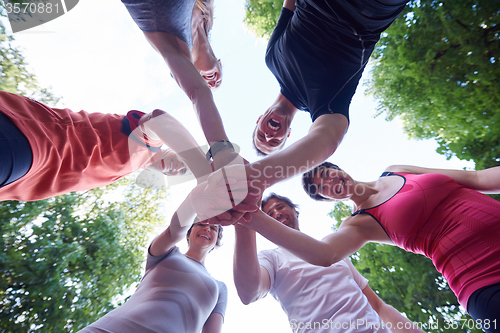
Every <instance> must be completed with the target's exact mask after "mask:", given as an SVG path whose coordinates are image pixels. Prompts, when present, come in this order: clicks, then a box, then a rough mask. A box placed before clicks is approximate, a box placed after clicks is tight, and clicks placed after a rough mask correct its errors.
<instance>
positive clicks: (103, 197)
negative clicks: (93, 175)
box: [0, 180, 163, 333]
mask: <svg viewBox="0 0 500 333" xmlns="http://www.w3.org/2000/svg"><path fill="white" fill-rule="evenodd" d="M129 183H130V181H127V180H122V181H120V182H119V183H118V182H117V183H115V184H112V185H110V186H108V187H106V188H98V189H94V190H90V191H87V192H73V193H70V194H67V195H62V196H58V197H55V198H51V199H47V200H41V201H34V202H17V201H4V202H1V203H0V233H1V235H2V238H1V240H0V249H1V254H0V268H1V278H0V332H9V333H17V332H35V331H40V332H58V333H59V332H72V331H74V332H76V331H78V330H79V329H81V328H82V327H84V326H86V325H88V324H89V323H91V322H93V321H95V320H97V319H98V318H100V317H101V316H102V315H104V314H105V313H107V312H108V311H110V310H112V309H113V308H115V307H116V305H117V304H120V302H122V301H123V296H122V295H124V294H125V293H127V292H129V290H130V288H131V287H132V286H134V285H135V284H136V283H138V282H139V279H140V276H141V273H142V267H141V265H142V264H143V262H144V259H145V255H144V254H145V246H146V245H147V239H148V238H149V237H150V233H151V231H152V227H153V226H154V225H158V224H159V222H160V221H161V220H162V217H161V214H160V213H159V212H158V210H157V208H158V205H159V203H160V202H161V200H162V196H163V195H162V194H163V193H161V192H157V193H155V192H151V191H145V190H141V189H138V188H137V187H136V186H134V184H129ZM122 195H123V196H124V198H123V200H120V201H110V200H109V198H111V197H116V196H118V197H121V196H122Z"/></svg>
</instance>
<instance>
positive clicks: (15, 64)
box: [0, 3, 59, 105]
mask: <svg viewBox="0 0 500 333" xmlns="http://www.w3.org/2000/svg"><path fill="white" fill-rule="evenodd" d="M2 16H5V13H4V6H3V3H0V17H2ZM13 43H14V37H12V36H7V35H6V34H5V26H4V25H3V23H2V22H1V21H0V90H2V91H7V92H11V93H13V94H18V95H23V96H26V97H30V98H33V99H36V100H38V101H40V102H42V103H45V104H52V105H55V104H57V102H58V101H59V98H58V97H56V96H55V95H54V94H52V93H51V92H50V90H49V89H47V88H41V87H40V86H39V84H38V81H37V79H36V76H35V75H33V74H32V73H30V72H29V71H28V69H27V68H26V67H27V64H26V62H25V60H24V57H23V55H22V54H21V51H20V50H19V49H18V48H16V47H14V46H13Z"/></svg>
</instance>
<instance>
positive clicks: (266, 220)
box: [240, 210, 387, 267]
mask: <svg viewBox="0 0 500 333" xmlns="http://www.w3.org/2000/svg"><path fill="white" fill-rule="evenodd" d="M361 218H363V217H361ZM347 221H348V220H347V219H346V221H344V223H343V224H342V226H341V227H340V228H339V230H338V231H337V232H334V233H332V234H330V235H328V236H326V237H324V238H323V239H322V240H317V239H314V238H312V237H310V236H308V235H306V234H304V233H302V232H300V231H298V230H295V229H292V228H289V227H287V226H285V225H283V224H281V223H280V222H278V221H276V220H275V219H273V218H272V217H270V216H268V215H267V214H265V213H264V212H262V211H261V210H259V211H257V212H256V213H253V214H252V219H251V220H250V221H248V222H243V221H240V223H242V224H244V225H246V226H248V227H249V228H251V229H253V230H255V231H256V232H258V233H259V234H261V235H262V236H264V237H265V238H267V239H268V240H270V241H271V242H273V243H274V244H276V245H279V246H280V247H283V248H284V249H286V250H288V251H289V252H291V253H292V254H294V255H295V256H297V257H299V258H300V259H302V260H304V261H306V262H308V263H310V264H312V265H317V266H325V267H327V266H330V265H332V264H334V263H336V262H338V261H340V260H342V259H344V258H345V257H347V256H349V255H351V254H352V253H354V252H356V251H357V250H359V249H360V248H361V247H362V246H363V245H364V244H365V243H367V242H368V241H380V242H387V239H386V238H385V239H383V238H382V237H379V236H376V235H379V234H380V232H379V231H378V232H377V230H372V227H377V226H376V225H375V224H374V223H370V224H369V225H370V226H369V227H368V228H366V227H365V228H364V227H360V226H358V225H357V224H355V223H346V222H347ZM382 232H383V231H382ZM374 236H376V237H374ZM385 237H386V236H385ZM377 238H380V239H377Z"/></svg>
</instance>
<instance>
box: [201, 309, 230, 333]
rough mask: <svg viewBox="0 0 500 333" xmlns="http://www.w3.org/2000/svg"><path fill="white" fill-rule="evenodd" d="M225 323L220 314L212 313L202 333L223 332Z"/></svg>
mask: <svg viewBox="0 0 500 333" xmlns="http://www.w3.org/2000/svg"><path fill="white" fill-rule="evenodd" d="M223 323H224V318H222V315H221V314H220V313H212V314H211V315H210V317H208V319H207V321H206V322H205V325H203V329H202V330H201V333H220V332H221V331H222V324H223Z"/></svg>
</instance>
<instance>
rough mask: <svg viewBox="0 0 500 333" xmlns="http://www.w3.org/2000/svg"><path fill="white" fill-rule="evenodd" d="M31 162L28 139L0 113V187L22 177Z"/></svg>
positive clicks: (31, 154) (31, 156) (31, 155)
mask: <svg viewBox="0 0 500 333" xmlns="http://www.w3.org/2000/svg"><path fill="white" fill-rule="evenodd" d="M32 162H33V153H32V151H31V146H30V143H29V141H28V139H27V138H26V137H25V136H24V134H23V133H22V132H21V131H20V130H19V129H18V128H17V127H16V125H14V123H13V122H12V121H11V120H10V119H9V118H8V117H7V116H5V115H4V114H3V113H1V112H0V187H2V186H5V185H8V184H10V183H13V182H15V181H16V180H18V179H19V178H21V177H22V176H24V175H25V174H26V173H27V172H28V170H29V169H30V167H31V163H32Z"/></svg>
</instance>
